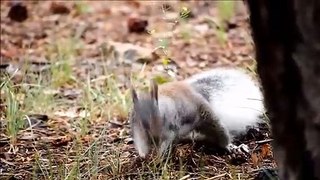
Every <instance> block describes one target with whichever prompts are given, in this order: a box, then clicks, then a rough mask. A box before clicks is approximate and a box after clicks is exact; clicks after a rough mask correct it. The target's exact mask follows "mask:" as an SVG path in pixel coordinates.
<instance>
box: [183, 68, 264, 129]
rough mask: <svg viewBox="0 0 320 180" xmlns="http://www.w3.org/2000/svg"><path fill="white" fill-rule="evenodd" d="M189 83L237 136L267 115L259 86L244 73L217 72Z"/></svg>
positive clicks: (239, 71)
mask: <svg viewBox="0 0 320 180" xmlns="http://www.w3.org/2000/svg"><path fill="white" fill-rule="evenodd" d="M185 82H187V83H188V84H190V86H191V87H193V88H194V89H195V90H196V91H197V92H199V93H200V94H201V95H202V96H203V97H205V99H206V100H208V101H209V102H210V104H211V107H212V109H213V112H214V113H215V115H216V116H217V117H218V119H219V121H221V123H222V125H223V126H224V127H225V128H226V129H228V130H229V131H230V133H233V134H239V133H242V132H244V131H245V129H246V127H247V126H256V125H257V123H258V122H260V120H261V116H262V115H263V112H264V104H263V95H262V93H261V91H260V88H259V86H258V83H257V82H256V81H254V80H253V78H252V77H251V76H249V75H248V74H247V73H245V72H244V71H243V70H240V69H237V68H216V69H213V70H209V71H206V72H203V73H200V74H196V75H194V76H192V77H190V78H189V79H186V80H185Z"/></svg>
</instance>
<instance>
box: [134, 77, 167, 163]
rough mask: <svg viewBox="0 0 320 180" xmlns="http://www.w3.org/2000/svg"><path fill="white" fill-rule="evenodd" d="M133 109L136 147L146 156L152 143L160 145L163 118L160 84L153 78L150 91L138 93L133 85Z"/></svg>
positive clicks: (140, 153) (141, 154)
mask: <svg viewBox="0 0 320 180" xmlns="http://www.w3.org/2000/svg"><path fill="white" fill-rule="evenodd" d="M131 96H132V101H133V109H132V112H131V115H130V121H131V131H132V135H133V141H134V144H135V147H136V149H137V150H138V152H139V155H140V156H141V157H144V156H145V155H146V154H147V153H148V151H149V149H150V145H151V144H155V145H158V143H159V138H160V136H161V134H160V133H161V125H162V124H161V122H162V121H161V119H160V112H159V106H158V85H157V83H156V82H155V81H154V80H152V81H151V82H150V89H149V92H148V93H140V94H139V96H138V95H137V92H136V90H135V89H134V88H133V87H131Z"/></svg>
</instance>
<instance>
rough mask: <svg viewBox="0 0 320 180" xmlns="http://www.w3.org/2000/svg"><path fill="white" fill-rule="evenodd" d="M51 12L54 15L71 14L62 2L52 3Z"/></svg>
mask: <svg viewBox="0 0 320 180" xmlns="http://www.w3.org/2000/svg"><path fill="white" fill-rule="evenodd" d="M50 11H51V12H52V13H53V14H69V13H70V10H69V8H68V7H67V6H65V5H64V4H63V3H61V2H52V3H51V6H50Z"/></svg>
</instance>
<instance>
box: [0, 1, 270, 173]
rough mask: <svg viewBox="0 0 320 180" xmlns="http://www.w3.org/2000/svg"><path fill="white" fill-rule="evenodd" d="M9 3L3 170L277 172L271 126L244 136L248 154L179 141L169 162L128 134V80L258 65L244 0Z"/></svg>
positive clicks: (0, 109)
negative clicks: (145, 151)
mask: <svg viewBox="0 0 320 180" xmlns="http://www.w3.org/2000/svg"><path fill="white" fill-rule="evenodd" d="M13 2H14V1H1V64H0V70H1V83H0V84H1V94H0V95H1V98H0V103H1V105H0V118H1V119H0V128H1V129H0V179H33V178H34V179H158V178H161V179H263V178H266V177H267V176H268V175H271V174H272V173H271V171H270V172H269V170H270V169H272V168H275V167H276V164H275V162H274V159H273V154H272V148H271V146H270V142H271V140H270V139H271V135H270V132H269V129H268V128H261V129H260V131H251V133H248V134H247V135H246V136H244V137H239V138H238V142H235V143H236V144H237V143H238V144H239V143H244V144H247V145H248V146H249V147H250V153H249V154H247V155H242V156H238V155H234V154H228V153H219V152H216V151H211V150H210V151H208V150H207V149H204V148H202V147H199V146H194V145H192V144H179V145H178V146H177V148H175V151H174V152H173V155H172V157H171V158H169V159H167V161H165V162H159V161H157V160H155V159H154V158H152V156H150V157H148V158H147V159H145V160H143V159H140V158H139V157H138V155H137V152H136V151H135V149H134V147H133V141H132V138H131V136H130V128H129V122H128V118H127V115H128V112H129V111H130V107H131V97H130V92H129V86H130V84H131V83H130V81H131V82H132V83H133V84H134V85H135V86H136V87H138V88H144V87H146V86H147V85H148V83H149V79H150V78H151V77H157V80H158V82H166V81H170V80H173V79H182V78H185V77H188V76H190V75H191V74H195V73H197V72H201V71H204V70H206V69H210V68H214V67H219V66H225V65H232V66H238V67H242V68H244V69H246V70H248V72H251V73H252V75H256V74H255V73H254V72H255V60H254V46H253V42H252V38H251V34H250V29H249V19H248V13H247V11H246V8H245V6H244V5H243V4H242V2H241V1H239V2H238V1H235V2H231V1H229V2H228V1H224V2H223V1H207V2H206V1H169V2H164V1H163V2H162V1H119V2H116V1H77V2H76V1H59V2H53V1H43V2H42V1H23V3H24V4H23V5H24V6H25V7H26V9H24V7H23V6H18V5H15V6H13ZM230 2H231V3H230ZM232 7H234V8H233V10H232ZM230 9H231V10H230ZM23 10H27V14H24V11H23ZM10 11H12V13H10ZM9 14H10V15H9ZM10 17H11V18H10ZM14 20H16V21H14ZM17 20H18V21H17ZM19 20H20V21H19ZM261 172H264V174H267V175H264V176H263V175H261V174H260V173H261ZM266 179H268V178H266ZM269 179H271V178H269Z"/></svg>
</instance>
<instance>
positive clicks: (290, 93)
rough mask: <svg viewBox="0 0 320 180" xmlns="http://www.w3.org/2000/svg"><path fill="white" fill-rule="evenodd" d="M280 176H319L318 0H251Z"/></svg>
mask: <svg viewBox="0 0 320 180" xmlns="http://www.w3.org/2000/svg"><path fill="white" fill-rule="evenodd" d="M247 3H248V5H249V11H250V23H251V28H252V33H253V39H254V43H255V46H256V58H257V69H258V74H259V76H260V79H261V82H262V86H263V89H264V95H265V100H266V101H265V103H266V107H267V110H268V113H269V114H270V116H269V118H270V120H271V126H272V133H273V137H274V139H275V141H274V144H273V147H274V155H275V158H276V161H277V164H278V168H279V177H280V179H290V180H298V179H308V180H312V179H320V1H319V0H318V1H317V0H282V1H280V0H248V1H247Z"/></svg>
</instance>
